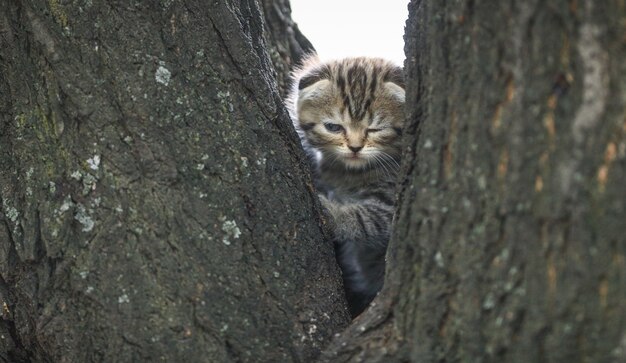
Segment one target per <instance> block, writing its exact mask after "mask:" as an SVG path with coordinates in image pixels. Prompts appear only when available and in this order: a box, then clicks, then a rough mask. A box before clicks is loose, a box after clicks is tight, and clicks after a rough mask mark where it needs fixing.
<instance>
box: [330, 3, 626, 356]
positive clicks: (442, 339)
mask: <svg viewBox="0 0 626 363" xmlns="http://www.w3.org/2000/svg"><path fill="white" fill-rule="evenodd" d="M624 34H626V5H625V3H624V2H623V1H604V2H599V1H593V0H584V1H556V0H555V1H523V2H516V1H487V2H476V1H471V0H467V1H455V2H446V1H415V0H414V1H412V2H411V4H410V19H409V22H408V23H407V32H406V38H405V39H406V48H405V50H406V53H407V64H406V72H407V77H408V82H407V83H408V90H407V91H408V92H407V111H408V115H407V117H408V125H407V129H406V135H407V136H406V139H405V142H406V146H407V152H406V154H405V158H404V160H403V167H404V175H405V177H404V179H403V182H402V185H401V191H400V205H399V211H398V215H397V218H396V225H395V233H394V236H393V238H392V241H391V247H390V252H389V256H388V261H389V264H388V265H389V266H390V268H389V269H388V275H387V279H386V288H385V291H383V293H382V296H379V298H378V299H377V300H375V303H376V304H377V306H376V307H375V308H374V309H371V310H370V311H368V312H366V314H364V315H363V316H361V317H360V318H359V319H358V320H357V322H356V323H355V324H353V325H352V326H351V327H350V328H349V329H348V330H347V331H346V332H345V333H344V334H343V335H342V336H341V337H340V338H339V339H337V340H335V342H334V343H333V345H331V347H330V348H329V350H328V351H327V352H326V354H325V356H324V358H325V360H326V361H366V362H376V361H377V362H394V361H412V362H520V363H521V362H524V363H526V362H616V363H617V362H625V361H626V328H625V327H626V262H625V261H626V237H625V236H626V228H625V226H624V221H625V220H626V188H624V180H626V77H625V76H624V75H625V74H626V62H624V59H626V38H624ZM381 332H383V333H384V334H381Z"/></svg>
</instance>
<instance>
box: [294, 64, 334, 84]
mask: <svg viewBox="0 0 626 363" xmlns="http://www.w3.org/2000/svg"><path fill="white" fill-rule="evenodd" d="M329 78H330V69H329V68H328V66H326V65H321V66H319V67H316V68H313V69H311V70H309V71H308V72H307V73H306V74H304V75H303V76H302V77H301V78H300V80H299V81H298V90H302V89H304V88H307V87H309V86H311V85H313V84H315V83H317V82H319V81H321V80H323V79H329Z"/></svg>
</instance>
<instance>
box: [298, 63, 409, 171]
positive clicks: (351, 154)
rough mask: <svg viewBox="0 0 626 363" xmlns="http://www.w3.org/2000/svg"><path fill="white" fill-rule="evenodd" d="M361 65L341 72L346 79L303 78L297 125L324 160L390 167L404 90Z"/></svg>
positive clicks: (396, 147) (349, 166)
mask: <svg viewBox="0 0 626 363" xmlns="http://www.w3.org/2000/svg"><path fill="white" fill-rule="evenodd" d="M361 68H362V69H360V70H361V71H362V72H361V73H359V72H358V71H359V69H358V67H357V71H353V72H351V73H350V69H347V70H343V71H344V75H345V77H343V76H342V75H341V73H339V75H337V74H335V77H333V76H332V74H330V75H328V77H327V78H322V79H320V80H317V79H314V80H313V81H314V82H313V83H312V84H307V83H304V84H303V83H302V81H301V83H300V86H301V87H302V88H301V89H300V91H299V95H298V103H297V112H298V123H299V126H300V129H301V130H302V134H303V135H304V137H305V138H306V140H307V141H308V142H309V144H310V145H311V146H313V147H315V148H316V149H317V150H319V151H320V152H321V153H322V158H323V161H324V162H326V163H331V164H332V163H336V164H338V165H342V166H344V167H345V168H346V169H352V170H354V169H366V168H382V169H385V168H393V167H394V166H395V164H396V161H395V160H399V158H400V153H401V146H400V135H401V130H402V125H403V123H404V89H403V88H402V87H401V86H400V85H398V84H397V83H394V82H391V81H387V80H386V79H385V77H383V76H381V75H380V74H377V73H376V72H375V69H367V68H365V66H364V65H361ZM368 71H369V73H368ZM379 71H380V70H379ZM335 72H341V69H340V70H339V71H337V70H335ZM381 72H382V71H381ZM322 76H324V75H323V74H322ZM359 76H360V77H361V79H359V78H358V77H359ZM355 80H356V81H355Z"/></svg>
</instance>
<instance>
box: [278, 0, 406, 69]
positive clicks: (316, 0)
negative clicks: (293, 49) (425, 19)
mask: <svg viewBox="0 0 626 363" xmlns="http://www.w3.org/2000/svg"><path fill="white" fill-rule="evenodd" d="M290 3H291V11H292V13H291V17H292V18H293V20H294V21H295V22H296V23H298V27H299V28H300V31H302V33H303V34H304V36H306V37H307V38H308V39H309V40H310V41H311V43H313V46H314V47H315V49H317V53H318V54H319V56H320V58H322V59H333V58H342V57H347V56H362V55H364V56H376V57H383V58H387V59H390V60H392V61H395V62H396V63H398V64H399V65H402V64H403V63H404V39H403V36H404V24H405V22H406V19H407V18H408V10H407V5H408V3H409V1H408V0H382V1H381V0H290Z"/></svg>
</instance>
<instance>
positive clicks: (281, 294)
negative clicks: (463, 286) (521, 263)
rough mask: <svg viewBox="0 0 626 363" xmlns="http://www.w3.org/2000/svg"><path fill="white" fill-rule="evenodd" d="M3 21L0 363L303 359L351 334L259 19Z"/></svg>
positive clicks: (123, 8)
mask: <svg viewBox="0 0 626 363" xmlns="http://www.w3.org/2000/svg"><path fill="white" fill-rule="evenodd" d="M268 4H271V2H269V1H268V2H267V3H266V7H267V6H271V5H268ZM281 4H282V3H281ZM281 4H279V6H278V8H280V6H282V5H284V4H282V5H281ZM0 9H1V10H0V76H1V77H0V188H1V189H0V199H1V205H2V208H1V210H2V212H1V213H0V301H1V303H2V307H1V309H2V312H1V314H2V319H1V320H0V337H1V338H0V359H2V360H4V361H9V362H47V361H49V362H91V361H98V362H100V361H107V362H112V361H135V362H136V361H168V362H176V361H178V362H183V361H184V362H196V361H204V362H227V361H271V362H285V361H310V360H311V359H312V358H313V357H315V356H316V355H317V354H318V352H319V350H320V349H321V348H322V347H324V346H325V345H326V343H327V342H328V340H329V339H330V337H332V334H333V333H335V332H337V331H338V329H340V328H341V327H343V326H345V325H346V324H347V322H348V319H349V318H348V315H347V311H346V308H345V305H344V298H343V292H342V290H341V288H340V280H339V278H338V271H337V268H336V264H335V261H334V256H333V251H332V245H330V244H329V243H328V242H325V241H324V240H323V238H322V236H323V230H322V227H321V226H320V225H319V224H318V222H317V221H318V220H320V219H319V218H318V211H319V204H317V202H316V198H315V194H314V192H313V190H312V188H311V184H310V178H309V176H308V174H307V173H306V172H304V170H305V169H306V166H305V163H304V159H303V156H302V152H301V150H300V147H299V144H298V142H297V138H296V135H295V133H294V132H293V130H292V128H291V127H290V121H289V119H288V116H287V114H286V112H285V110H284V107H283V106H282V103H281V100H280V97H279V93H278V90H277V84H276V81H275V79H274V78H273V77H272V73H273V72H274V70H273V67H272V64H271V61H270V57H269V56H268V53H267V50H266V49H267V44H266V43H265V41H264V34H263V29H264V27H265V24H264V21H263V16H262V12H261V9H260V8H259V6H258V5H257V3H255V2H254V1H236V2H235V1H213V2H206V1H192V0H188V1H161V2H150V1H144V2H136V1H130V2H128V1H113V2H102V1H93V2H92V1H73V2H59V1H52V0H51V1H43V0H31V1H12V0H2V1H0ZM283 16H284V18H283V19H282V20H280V21H285V22H286V23H288V24H291V23H289V21H290V20H289V19H288V14H283ZM280 21H278V20H274V22H273V23H272V24H275V25H276V24H278V23H279V22H280ZM276 26H277V25H276ZM286 26H287V25H286ZM266 38H267V39H270V40H271V41H273V42H282V40H280V39H282V38H280V37H274V36H268V37H266ZM292 45H293V44H291V43H290V44H289V45H287V44H282V43H281V44H278V43H274V44H272V45H271V47H270V48H271V49H290V48H289V47H291V46H292ZM277 59H278V58H276V59H275V62H277V64H278V60H277ZM283 67H284V69H287V66H286V65H283ZM281 72H282V71H281Z"/></svg>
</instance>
